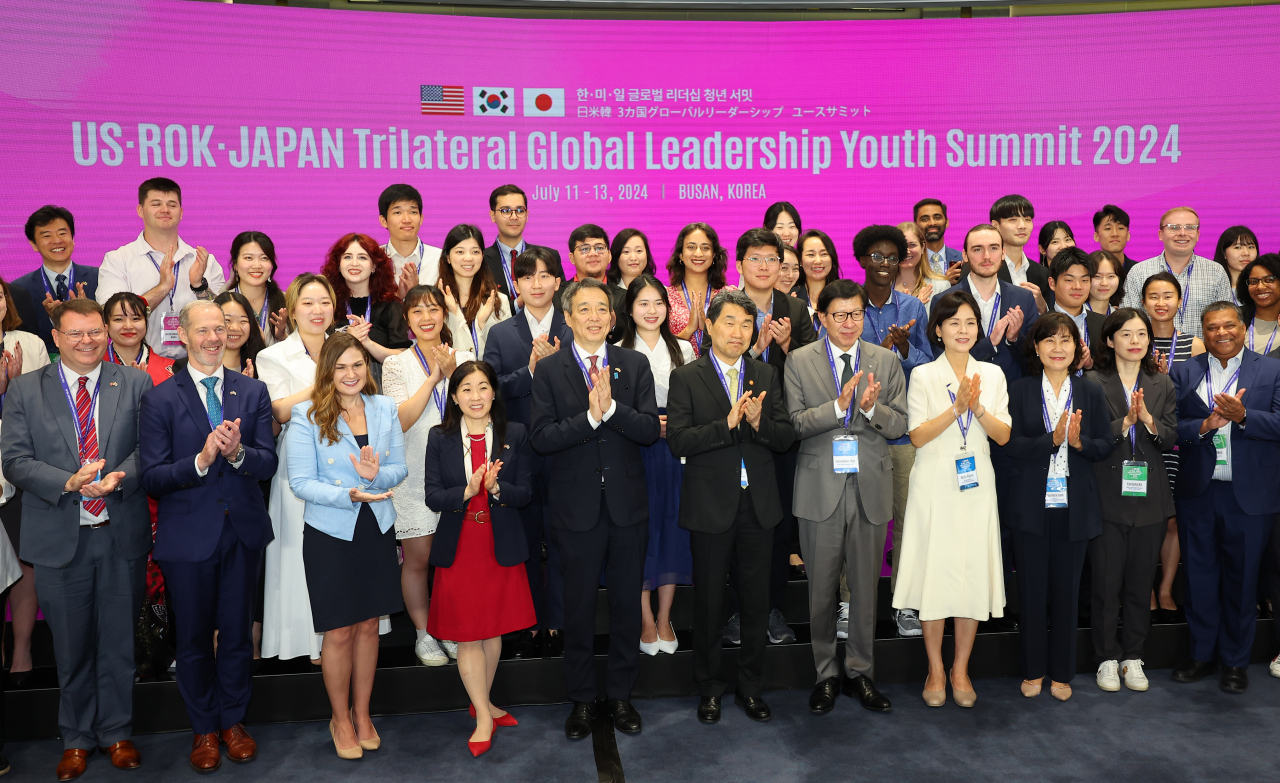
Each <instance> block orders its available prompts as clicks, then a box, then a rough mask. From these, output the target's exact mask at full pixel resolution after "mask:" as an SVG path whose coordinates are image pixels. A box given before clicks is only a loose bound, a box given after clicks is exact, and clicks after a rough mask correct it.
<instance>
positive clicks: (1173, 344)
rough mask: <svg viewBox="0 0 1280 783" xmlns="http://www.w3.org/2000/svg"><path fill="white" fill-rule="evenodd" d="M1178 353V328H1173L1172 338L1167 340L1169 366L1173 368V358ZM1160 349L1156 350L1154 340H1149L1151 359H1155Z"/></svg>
mask: <svg viewBox="0 0 1280 783" xmlns="http://www.w3.org/2000/svg"><path fill="white" fill-rule="evenodd" d="M1177 352H1178V327H1176V326H1175V327H1174V328H1173V337H1172V338H1171V339H1170V340H1169V366H1170V367H1172V366H1173V357H1174V355H1175V354H1176V353H1177ZM1158 353H1160V349H1158V348H1156V341H1155V338H1152V339H1151V358H1152V359H1154V358H1156V354H1158Z"/></svg>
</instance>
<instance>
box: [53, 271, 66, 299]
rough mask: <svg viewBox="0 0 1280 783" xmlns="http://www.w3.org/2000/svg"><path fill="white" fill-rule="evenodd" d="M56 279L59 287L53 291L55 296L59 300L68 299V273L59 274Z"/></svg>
mask: <svg viewBox="0 0 1280 783" xmlns="http://www.w3.org/2000/svg"><path fill="white" fill-rule="evenodd" d="M55 279H56V280H57V283H58V289H57V290H56V291H54V292H53V296H54V298H56V299H57V300H59V301H66V299H67V276H66V275H58V276H57V278H55Z"/></svg>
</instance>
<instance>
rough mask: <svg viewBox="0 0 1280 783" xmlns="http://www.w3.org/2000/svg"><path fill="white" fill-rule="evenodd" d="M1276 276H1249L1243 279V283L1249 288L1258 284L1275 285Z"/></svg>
mask: <svg viewBox="0 0 1280 783" xmlns="http://www.w3.org/2000/svg"><path fill="white" fill-rule="evenodd" d="M1275 284H1276V276H1275V275H1267V276H1266V277H1251V278H1249V279H1248V280H1246V281H1245V285H1247V286H1248V287H1250V288H1257V287H1258V286H1260V285H1275Z"/></svg>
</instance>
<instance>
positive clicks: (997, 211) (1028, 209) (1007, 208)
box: [988, 193, 1036, 221]
mask: <svg viewBox="0 0 1280 783" xmlns="http://www.w3.org/2000/svg"><path fill="white" fill-rule="evenodd" d="M988 215H989V216H990V218H991V220H992V221H996V220H1004V219H1006V218H1011V217H1029V218H1033V217H1035V216H1036V208H1035V207H1033V206H1031V202H1030V201H1028V200H1027V197H1026V196H1019V195H1018V194H1017V193H1012V194H1010V195H1008V196H1001V197H1000V198H998V199H996V203H994V204H992V205H991V211H990V212H989V213H988Z"/></svg>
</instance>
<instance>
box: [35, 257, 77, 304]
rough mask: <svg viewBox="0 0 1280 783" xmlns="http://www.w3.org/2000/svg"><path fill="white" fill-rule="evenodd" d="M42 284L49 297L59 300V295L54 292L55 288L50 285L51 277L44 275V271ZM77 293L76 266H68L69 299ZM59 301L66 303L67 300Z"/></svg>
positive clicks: (41, 276) (41, 278)
mask: <svg viewBox="0 0 1280 783" xmlns="http://www.w3.org/2000/svg"><path fill="white" fill-rule="evenodd" d="M40 282H42V283H44V290H45V293H47V294H48V295H49V296H52V297H53V298H54V299H57V298H58V297H57V295H56V294H55V293H54V292H53V288H52V287H50V285H49V276H48V275H46V274H45V273H44V269H43V268H41V270H40ZM75 293H76V265H75V264H67V299H70V298H71V297H73V296H75ZM59 301H63V302H65V301H66V299H62V300H59Z"/></svg>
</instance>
